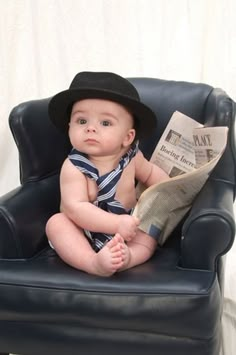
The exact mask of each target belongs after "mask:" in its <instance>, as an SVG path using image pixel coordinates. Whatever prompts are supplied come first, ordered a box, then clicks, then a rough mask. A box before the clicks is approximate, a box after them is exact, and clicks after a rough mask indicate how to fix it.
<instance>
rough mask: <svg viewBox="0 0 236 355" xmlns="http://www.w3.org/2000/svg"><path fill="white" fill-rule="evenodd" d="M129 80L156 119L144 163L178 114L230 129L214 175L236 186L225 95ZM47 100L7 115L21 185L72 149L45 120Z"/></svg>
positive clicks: (230, 109) (231, 111)
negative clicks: (171, 120) (222, 154)
mask: <svg viewBox="0 0 236 355" xmlns="http://www.w3.org/2000/svg"><path fill="white" fill-rule="evenodd" d="M129 80H130V81H131V82H132V83H133V85H134V86H135V87H136V88H137V90H138V92H139V94H140V97H141V100H142V101H143V102H144V103H145V104H147V105H148V106H149V107H150V108H151V109H152V110H153V111H154V112H155V114H156V116H157V120H158V126H157V129H156V131H155V132H153V135H152V137H150V138H148V139H146V140H143V141H141V142H140V147H141V149H142V151H143V152H144V154H145V156H146V157H147V158H150V156H151V154H152V152H153V149H154V148H155V146H156V143H157V141H158V140H159V138H160V136H161V134H162V133H163V131H164V129H165V127H166V125H167V123H168V121H169V119H170V117H171V115H172V114H173V112H174V111H176V110H178V111H180V112H182V113H184V114H186V115H188V116H190V117H192V118H193V119H195V120H197V121H199V122H201V123H203V124H205V125H206V126H213V125H216V126H221V125H223V126H228V127H229V128H230V134H229V141H228V146H227V149H226V152H225V154H224V157H223V159H221V162H220V164H218V167H217V169H215V171H214V174H217V178H220V179H224V180H227V181H229V182H230V183H232V184H233V185H235V166H236V165H235V133H234V119H235V104H234V102H233V101H232V100H231V99H230V98H229V97H228V95H227V94H226V93H225V92H224V91H223V90H221V89H214V88H213V87H212V86H209V85H206V84H198V83H190V82H182V81H169V80H160V79H154V78H130V79H129ZM49 100H50V98H48V99H43V100H35V101H29V102H25V103H22V104H20V105H18V106H17V107H15V108H14V109H13V110H12V112H11V114H10V118H9V123H10V127H11V130H12V134H13V136H14V138H15V141H16V144H17V147H18V149H19V159H20V172H21V175H20V176H21V183H25V182H27V181H34V180H41V179H43V178H44V177H46V176H50V175H53V174H55V173H58V172H59V170H60V167H61V164H62V162H63V160H64V159H65V157H66V156H67V154H68V152H69V150H70V149H71V146H70V143H69V139H68V137H67V135H63V134H62V133H60V132H58V131H57V129H56V128H55V127H54V126H53V124H52V123H51V122H50V120H49V117H48V112H47V109H48V102H49Z"/></svg>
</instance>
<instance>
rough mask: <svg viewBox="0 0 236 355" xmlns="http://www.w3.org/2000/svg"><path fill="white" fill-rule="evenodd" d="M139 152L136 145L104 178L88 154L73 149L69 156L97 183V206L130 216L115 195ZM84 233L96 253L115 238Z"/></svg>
mask: <svg viewBox="0 0 236 355" xmlns="http://www.w3.org/2000/svg"><path fill="white" fill-rule="evenodd" d="M137 152H138V143H136V144H135V145H134V146H133V147H131V148H130V149H129V151H128V152H127V153H126V154H125V155H123V157H122V158H121V159H120V161H119V164H118V166H117V167H116V169H114V170H112V171H110V172H109V173H107V174H105V175H102V176H99V172H98V169H97V168H96V167H95V165H94V164H93V163H91V162H90V160H89V159H88V158H87V155H86V154H84V153H81V152H79V151H78V150H76V149H74V148H73V149H72V151H71V152H70V154H69V155H68V158H69V160H70V161H71V162H72V164H74V165H75V166H76V168H78V169H79V170H80V171H81V172H82V173H83V174H85V175H86V176H88V177H89V178H90V179H92V180H94V181H95V182H96V184H97V186H98V195H97V200H96V201H95V202H94V204H95V205H96V206H98V207H99V208H101V209H103V210H104V211H107V212H111V213H115V214H130V212H131V211H127V210H126V209H125V208H124V207H123V206H122V205H121V203H120V202H119V201H117V200H115V194H116V188H117V184H118V182H119V180H120V177H121V174H122V172H123V170H124V169H125V167H126V166H127V165H128V164H129V162H130V161H131V160H132V158H133V157H134V156H135V155H136V154H137ZM84 233H85V235H86V236H87V238H88V239H89V241H90V243H91V245H92V247H93V249H94V250H95V251H96V252H98V251H99V250H100V249H102V247H103V246H104V244H105V243H106V242H107V241H109V240H111V239H112V237H113V236H112V235H108V234H103V233H96V232H90V231H88V230H85V231H84Z"/></svg>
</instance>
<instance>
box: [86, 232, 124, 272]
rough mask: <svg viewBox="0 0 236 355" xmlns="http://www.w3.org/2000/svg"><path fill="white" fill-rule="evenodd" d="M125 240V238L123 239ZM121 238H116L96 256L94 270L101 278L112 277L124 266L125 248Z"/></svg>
mask: <svg viewBox="0 0 236 355" xmlns="http://www.w3.org/2000/svg"><path fill="white" fill-rule="evenodd" d="M122 240H123V238H122ZM121 244H122V243H121V239H120V236H116V235H115V236H114V237H113V238H112V239H111V240H110V241H109V242H108V243H107V244H106V245H105V246H104V247H103V248H102V249H101V250H100V251H99V252H98V253H97V254H95V255H94V265H93V266H94V268H95V270H96V274H97V275H99V276H111V275H112V274H114V273H115V272H116V271H117V270H118V269H120V268H121V267H122V265H123V258H124V257H123V254H124V252H123V251H122V249H123V247H122V245H121Z"/></svg>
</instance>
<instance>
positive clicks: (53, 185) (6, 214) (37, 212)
mask: <svg viewBox="0 0 236 355" xmlns="http://www.w3.org/2000/svg"><path fill="white" fill-rule="evenodd" d="M59 199H60V193H59V182H58V175H54V176H51V177H48V178H45V179H43V180H40V181H37V182H29V183H26V184H24V185H23V186H21V187H19V188H17V189H15V190H13V191H11V192H9V193H8V194H6V195H4V196H3V197H1V198H0V258H4V259H8V258H10V259H11V258H29V257H32V256H33V255H34V254H35V253H37V252H38V251H40V250H41V249H43V248H44V247H45V246H46V245H47V239H46V238H45V224H46V222H47V220H48V219H49V217H50V216H51V215H52V214H54V213H56V212H57V211H58V209H59V203H60V202H59Z"/></svg>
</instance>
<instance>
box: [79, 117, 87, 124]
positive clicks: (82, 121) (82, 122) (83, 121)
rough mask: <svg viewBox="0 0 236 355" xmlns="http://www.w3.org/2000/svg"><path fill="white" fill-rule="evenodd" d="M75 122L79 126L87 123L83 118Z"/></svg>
mask: <svg viewBox="0 0 236 355" xmlns="http://www.w3.org/2000/svg"><path fill="white" fill-rule="evenodd" d="M77 122H78V123H79V124H86V123H87V120H86V119H85V118H79V119H78V120H77Z"/></svg>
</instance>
